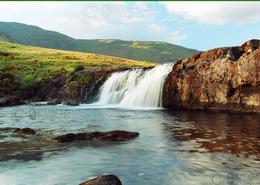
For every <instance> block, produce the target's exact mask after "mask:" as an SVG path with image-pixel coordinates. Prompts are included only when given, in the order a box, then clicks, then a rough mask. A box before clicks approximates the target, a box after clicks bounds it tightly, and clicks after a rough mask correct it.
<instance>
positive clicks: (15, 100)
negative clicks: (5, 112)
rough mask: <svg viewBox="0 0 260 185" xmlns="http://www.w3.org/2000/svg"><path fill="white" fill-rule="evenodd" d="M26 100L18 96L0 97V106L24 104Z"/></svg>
mask: <svg viewBox="0 0 260 185" xmlns="http://www.w3.org/2000/svg"><path fill="white" fill-rule="evenodd" d="M24 103H25V101H24V100H22V99H20V98H19V97H16V96H6V97H0V107H2V106H12V105H22V104H24Z"/></svg>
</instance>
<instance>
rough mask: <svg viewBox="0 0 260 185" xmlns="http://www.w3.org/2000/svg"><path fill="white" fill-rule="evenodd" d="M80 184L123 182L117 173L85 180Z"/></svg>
mask: <svg viewBox="0 0 260 185" xmlns="http://www.w3.org/2000/svg"><path fill="white" fill-rule="evenodd" d="M80 185H122V183H121V181H120V180H119V179H118V178H117V177H116V176H115V175H103V176H98V177H96V178H94V179H90V180H88V181H86V182H83V183H81V184H80Z"/></svg>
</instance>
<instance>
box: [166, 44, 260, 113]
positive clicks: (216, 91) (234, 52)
mask: <svg viewBox="0 0 260 185" xmlns="http://www.w3.org/2000/svg"><path fill="white" fill-rule="evenodd" d="M258 66H260V40H250V41H248V42H246V43H244V44H243V45H242V46H240V47H226V48H217V49H213V50H209V51H205V52H201V53H199V54H197V55H194V56H192V57H190V58H186V59H183V60H180V61H178V62H177V63H176V64H175V65H174V66H173V69H172V71H171V72H170V73H169V75H168V77H167V78H166V80H165V84H164V91H163V105H164V107H167V108H188V109H213V110H230V111H242V112H260V70H259V67H258Z"/></svg>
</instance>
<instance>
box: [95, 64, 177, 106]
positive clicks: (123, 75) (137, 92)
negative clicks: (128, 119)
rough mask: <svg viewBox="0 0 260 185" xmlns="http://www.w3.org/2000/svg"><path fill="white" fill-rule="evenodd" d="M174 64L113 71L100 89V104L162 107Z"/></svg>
mask: <svg viewBox="0 0 260 185" xmlns="http://www.w3.org/2000/svg"><path fill="white" fill-rule="evenodd" d="M171 69H172V64H163V65H160V66H157V67H154V68H152V69H150V70H143V69H134V70H127V71H123V72H115V73H113V74H112V75H111V76H110V77H109V78H108V79H107V80H106V82H105V83H104V84H103V86H102V87H101V89H100V97H99V100H98V103H99V104H105V105H107V104H117V105H120V106H124V107H131V106H142V107H162V91H163V85H164V80H165V78H166V77H167V75H168V73H169V72H170V71H171Z"/></svg>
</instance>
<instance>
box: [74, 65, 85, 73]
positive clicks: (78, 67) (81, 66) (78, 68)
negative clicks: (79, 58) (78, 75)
mask: <svg viewBox="0 0 260 185" xmlns="http://www.w3.org/2000/svg"><path fill="white" fill-rule="evenodd" d="M83 69H85V68H84V66H83V65H82V64H78V65H76V66H75V67H74V72H77V71H82V70H83Z"/></svg>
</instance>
